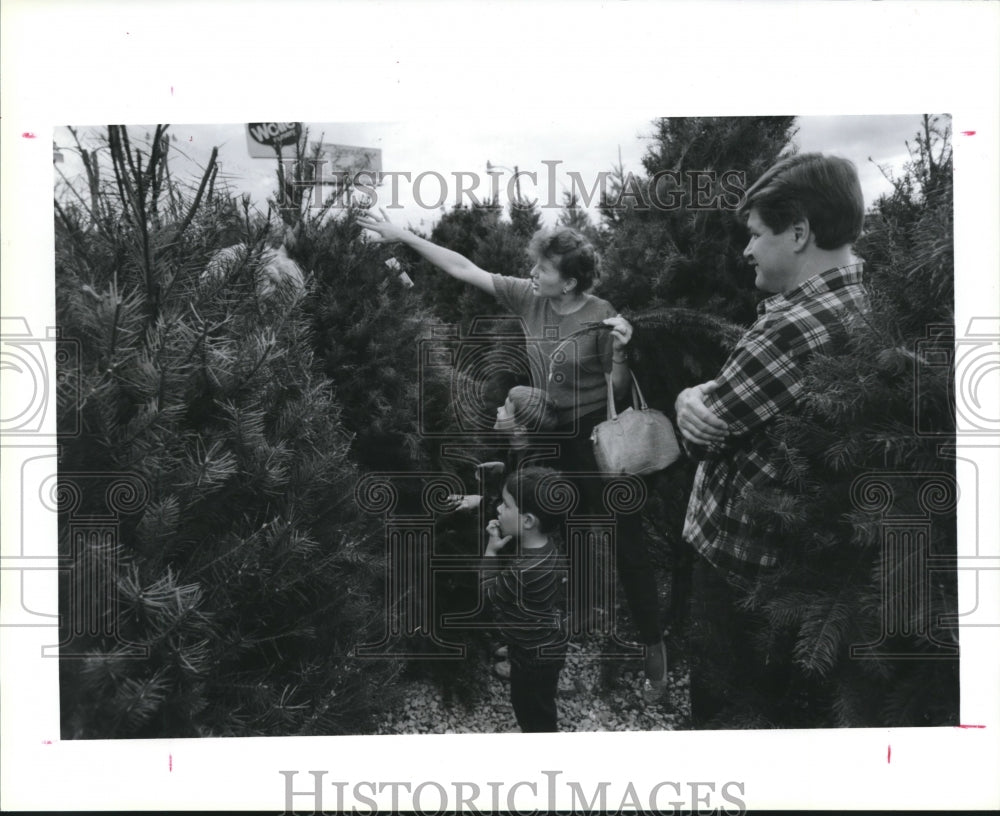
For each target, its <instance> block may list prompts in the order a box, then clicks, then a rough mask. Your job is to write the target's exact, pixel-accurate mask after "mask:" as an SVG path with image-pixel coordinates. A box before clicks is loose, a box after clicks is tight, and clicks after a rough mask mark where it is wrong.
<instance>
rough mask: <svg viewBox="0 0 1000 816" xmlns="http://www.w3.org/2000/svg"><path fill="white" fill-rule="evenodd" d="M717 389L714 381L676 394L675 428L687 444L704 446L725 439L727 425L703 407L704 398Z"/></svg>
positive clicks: (717, 385)
mask: <svg viewBox="0 0 1000 816" xmlns="http://www.w3.org/2000/svg"><path fill="white" fill-rule="evenodd" d="M718 387H719V384H718V383H717V382H716V381H715V380H709V381H708V382H706V383H702V384H701V385H696V386H694V388H685V389H684V390H683V391H681V393H680V394H678V396H677V401H676V402H675V403H674V408H675V410H676V411H677V427H678V428H679V429H680V432H681V434H682V435H683V436H684V438H685V439H686V440H687V441H688V442H691V443H693V444H695V445H703V446H704V445H711V444H718V443H720V442H722V441H723V440H724V439H725V438H726V433H727V431H728V429H729V425H727V424H726V423H725V422H724V421H723V420H721V419H719V417H717V416H716V415H715V414H713V413H712V412H711V411H710V410H709V409H708V408H707V407H706V406H705V396H706V395H707V394H711V393H712V392H713V391H715V389H717V388H718Z"/></svg>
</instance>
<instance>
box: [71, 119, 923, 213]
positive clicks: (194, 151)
mask: <svg viewBox="0 0 1000 816" xmlns="http://www.w3.org/2000/svg"><path fill="white" fill-rule="evenodd" d="M653 118H654V117H653V116H649V117H648V118H644V119H643V118H637V119H635V120H633V121H623V120H622V119H621V118H618V117H612V116H607V117H598V116H593V117H590V118H587V119H582V120H581V119H580V118H574V119H573V120H571V121H570V120H567V119H560V118H551V119H547V120H546V119H542V120H537V121H532V122H531V124H530V126H528V125H525V123H524V122H523V121H519V120H518V121H515V118H514V117H491V118H490V119H488V120H487V119H480V120H471V121H470V120H461V121H460V120H455V121H453V122H448V121H442V120H441V119H440V118H437V119H434V120H423V121H421V120H411V121H405V122H387V123H319V122H309V123H305V125H306V127H308V129H309V136H310V139H311V140H314V141H319V140H321V139H322V141H323V142H326V143H336V144H347V145H357V146H363V147H375V148H379V149H381V151H382V169H383V171H395V172H398V173H407V172H408V173H410V174H411V180H410V181H407V180H406V179H405V177H404V176H400V177H399V180H398V182H397V184H398V186H397V195H396V197H395V199H394V201H395V203H396V204H398V205H399V206H398V207H392V208H390V209H389V210H388V211H389V213H390V217H392V219H393V220H395V221H398V222H399V223H403V224H408V225H410V226H414V227H418V228H420V229H422V230H429V228H430V226H431V225H432V224H433V222H434V221H435V220H436V219H437V218H438V217H440V215H441V212H442V209H441V207H439V206H435V205H436V204H437V202H438V201H439V200H440V198H441V196H442V194H444V196H445V202H444V205H443V206H444V207H446V208H449V209H450V208H451V207H452V206H453V205H454V204H455V201H456V199H457V198H458V197H459V185H458V183H457V182H456V178H455V175H454V174H455V173H466V174H474V176H471V175H470V176H466V177H465V179H466V180H465V181H464V186H465V189H466V190H468V189H472V191H473V193H474V194H476V195H478V196H479V197H480V198H486V197H488V195H489V189H490V188H489V185H490V184H492V183H493V182H492V181H491V179H490V178H489V176H487V174H486V162H487V161H490V162H492V163H493V164H494V165H497V166H503V167H505V168H507V171H506V172H505V171H499V172H501V173H502V175H501V176H500V177H499V185H500V191H501V200H505V199H506V188H507V185H508V184H509V182H510V181H511V179H512V176H513V174H512V173H511V172H510V168H512V167H514V166H515V165H516V166H517V167H518V169H519V170H520V171H521V173H532V172H533V173H536V174H537V184H535V183H533V182H532V180H531V179H530V177H527V176H525V177H522V180H521V184H522V192H523V194H524V195H525V196H526V197H529V198H539V199H540V200H541V201H542V203H545V202H546V201H549V200H552V201H555V202H558V203H559V204H560V205H561V202H562V197H563V191H565V190H569V189H570V187H571V184H572V183H571V181H570V178H569V176H568V175H567V174H568V173H570V172H575V173H578V174H579V178H580V179H581V180H582V182H583V184H584V185H585V186H586V187H587V188H588V189H589V188H591V187H593V185H594V184H595V183H596V182H597V180H598V178H599V174H600V173H601V172H602V171H603V172H607V171H609V170H610V169H611V168H612V166H613V165H616V164H617V163H618V157H619V151H620V155H621V161H622V164H623V166H624V168H625V170H626V171H632V172H634V173H636V174H637V175H638V174H641V173H642V165H641V159H642V156H643V155H644V153H645V152H646V149H647V145H648V139H649V134H650V133H651V132H652V126H651V122H652V120H653ZM919 125H920V116H919V115H917V114H914V115H908V116H906V115H897V116H805V117H799V119H798V127H799V131H798V134H797V135H796V137H795V140H794V141H795V143H796V144H797V145H798V147H799V148H800V149H801V150H803V151H821V152H828V153H836V154H838V155H841V156H846V157H847V158H849V159H851V160H852V161H854V163H855V164H856V165H857V167H858V171H859V173H860V176H861V183H862V187H863V190H864V193H865V201H866V203H867V204H871V203H872V202H873V201H874V200H875V198H876V197H877V196H878V195H879V194H881V193H883V192H885V191H887V190H888V189H889V184H888V182H887V181H886V180H885V178H884V177H883V176H882V174H881V173H880V172H879V170H878V168H877V167H876V166H875V164H873V163H872V162H871V161H869V157H871V159H872V160H874V162H876V163H878V164H880V165H888V166H890V167H892V168H894V169H895V170H896V171H898V170H899V169H900V168H901V167H902V165H903V163H904V162H905V161H906V160H907V159H908V154H907V150H906V144H905V143H906V142H907V141H908V140H909V141H910V142H911V143H912V141H913V137H914V134H915V133H916V132H917V130H918V128H919ZM82 131H83V132H84V133H89V132H92V131H93V129H90V128H83V129H82ZM131 131H132V132H133V134H134V135H135V136H136V137H137V138H143V136H144V134H145V133H147V132H152V127H149V128H145V127H141V126H136V127H134V128H131ZM169 132H170V133H171V134H172V137H173V138H174V139H175V140H176V141H172V146H173V148H174V150H175V151H176V152H177V154H179V155H175V157H174V160H173V164H172V165H171V168H172V172H173V173H174V174H175V176H177V177H181V178H183V177H185V176H189V177H191V178H192V179H194V178H197V177H198V176H199V175H200V173H199V168H200V167H203V166H204V165H205V163H206V162H207V160H208V157H209V155H210V153H211V149H212V147H213V146H218V147H219V163H220V167H221V170H220V172H221V173H222V175H223V176H224V177H225V178H226V179H227V180H228V181H229V183H230V184H231V185H232V188H233V189H234V190H235V191H236V192H239V193H244V192H246V193H249V194H250V195H251V198H252V200H253V201H254V203H255V204H257V205H264V206H266V200H267V198H268V197H269V196H272V195H273V194H274V190H275V175H274V171H275V162H274V160H273V159H256V158H250V156H249V152H248V146H247V135H246V125H245V124H244V123H241V124H201V125H176V124H174V125H171V126H170V131H169ZM56 143H57V144H58V145H59V147H60V148H69V147H70V146H71V145H72V140H71V138H70V135H69V132H68V131H67V130H65V129H61V128H60V129H57V130H56ZM63 153H64V155H65V161H64V162H63V163H62V164H60V165H58V167H59V168H60V169H61V170H62V171H63V172H64V173H65V174H67V175H68V176H72V175H73V174H74V173H77V172H79V171H80V165H79V162H78V161H77V160H76V159H75V157H74V156H73V155H72V152H71V151H70V150H66V149H64V150H63ZM543 162H560V163H559V164H557V165H546V164H544V163H543ZM550 167H552V168H554V169H552V170H550ZM421 173H438V174H440V176H441V177H443V178H444V180H445V182H446V184H445V187H444V189H442V185H441V183H440V181H439V179H438V178H437V177H436V176H434V175H428V176H425V177H424V178H423V179H421V180H420V181H419V182H418V181H417V178H418V177H419V176H420V174H421ZM550 173H554V174H555V176H554V177H555V179H556V185H555V189H554V190H552V189H551V185H550V184H549V178H550ZM751 181H752V180H751ZM378 194H379V205H380V206H385V205H388V204H392V203H393V194H392V190H391V187H390V185H389V183H388V182H387V183H384V184H383V185H382V187H380V188H379V190H378ZM462 198H463V200H464V203H469V197H468V196H467V195H465V196H462ZM542 215H543V219H544V221H545V222H546V223H552V222H553V221H554V220H555V218H556V216H557V215H558V208H550V209H545V208H543V213H542Z"/></svg>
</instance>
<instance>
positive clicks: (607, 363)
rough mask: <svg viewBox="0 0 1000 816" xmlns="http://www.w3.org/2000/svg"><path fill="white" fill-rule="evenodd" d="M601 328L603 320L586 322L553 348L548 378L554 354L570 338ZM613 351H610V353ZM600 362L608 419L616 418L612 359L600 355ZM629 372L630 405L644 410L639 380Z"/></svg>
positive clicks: (561, 348) (551, 370)
mask: <svg viewBox="0 0 1000 816" xmlns="http://www.w3.org/2000/svg"><path fill="white" fill-rule="evenodd" d="M602 328H607V327H606V326H605V325H604V323H603V322H600V321H598V322H595V323H588V324H587V325H585V326H584V327H583V328H582V329H577V330H576V331H575V332H573V333H572V334H570V335H569V336H568V337H567V338H566V339H565V340H563V341H562V342H561V343H560V344H559V345H558V346H556V347H555V349H553V351H552V353H551V354H550V355H549V380H551V379H552V375H553V367H554V365H555V356H556V355H557V354H558V353H559V352H560V351H562V350H563V348H565V346H566V344H567V343H568V342H570V340H574V339H576V338H577V337H579V336H580V335H582V334H589V333H590V332H593V331H597V330H600V329H602ZM613 353H614V352H613V351H612V354H613ZM601 362H602V364H603V368H604V381H605V382H606V383H607V391H608V419H617V418H618V412H617V411H616V410H615V390H614V386H613V384H612V382H611V369H612V367H613V365H614V361H613V360H612V359H611V355H605V356H604V357H602V359H601ZM629 374H631V375H632V407H633V408H636V409H637V410H640V411H645V410H647V409H648V408H649V406H648V405H647V404H646V398H645V397H644V396H643V393H642V389H641V388H639V380H637V379H636V376H635V372H634V371H633V370H632V369H631V368H629Z"/></svg>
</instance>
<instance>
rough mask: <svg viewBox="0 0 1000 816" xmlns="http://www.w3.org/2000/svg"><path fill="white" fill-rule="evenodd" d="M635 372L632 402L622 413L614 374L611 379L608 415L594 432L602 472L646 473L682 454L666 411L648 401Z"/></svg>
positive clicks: (593, 440)
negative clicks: (618, 402)
mask: <svg viewBox="0 0 1000 816" xmlns="http://www.w3.org/2000/svg"><path fill="white" fill-rule="evenodd" d="M629 373H630V374H632V405H631V406H629V407H628V408H626V409H625V410H624V411H622V412H621V413H620V414H619V413H617V412H616V411H615V398H614V389H613V387H612V385H611V374H610V373H609V372H605V374H604V378H605V379H606V380H607V383H608V418H607V419H606V420H605V421H604V422H601V423H599V424H597V425H595V426H594V431H593V433H592V434H591V436H590V440H591V442H593V443H594V459H596V460H597V466H598V467H599V468H600V469H601V471H602V472H604V473H607V474H610V475H612V476H620V475H622V474H631V475H633V476H645V475H647V474H649V473H656V471H658V470H663V469H664V468H665V467H668V466H669V465H672V464H673V463H674V462H676V461H677V460H678V459H679V458H680V455H681V448H680V445H678V444H677V435H676V434H675V433H674V426H673V423H672V422H671V421H670V419H669V418H668V417H667V416H666V414H664V413H663V412H662V411H657V410H656V409H655V408H650V407H649V406H648V405H646V398H645V397H643V395H642V390H641V389H640V388H639V381H638V380H637V379H636V378H635V373H634V372H631V371H630V372H629Z"/></svg>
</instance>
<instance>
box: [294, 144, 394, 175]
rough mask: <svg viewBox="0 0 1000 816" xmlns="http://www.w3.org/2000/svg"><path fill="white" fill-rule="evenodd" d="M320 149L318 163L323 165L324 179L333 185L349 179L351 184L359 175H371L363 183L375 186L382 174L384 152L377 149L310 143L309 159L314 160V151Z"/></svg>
mask: <svg viewBox="0 0 1000 816" xmlns="http://www.w3.org/2000/svg"><path fill="white" fill-rule="evenodd" d="M317 144H318V146H319V148H320V154H319V158H318V161H322V162H324V164H323V166H322V167H323V177H324V178H327V179H330V181H331V182H332V183H336V182H337V181H338V180H341V179H344V178H345V177H346V178H347V179H348V181H349V182H350V183H353V182H354V178H355V176H356V175H357V174H358V173H363V172H364V173H369V174H370V175H368V176H366V177H365V178H363V179H362V182H365V183H368V184H375V183H376V181H377V178H378V174H379V173H381V172H382V150H381V149H380V148H377V147H356V146H354V145H343V144H328V143H326V142H323V143H315V142H313V143H310V145H309V147H310V151H309V158H310V160H312V157H313V153H312V150H313V149H314V148H315V147H316V146H317Z"/></svg>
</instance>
